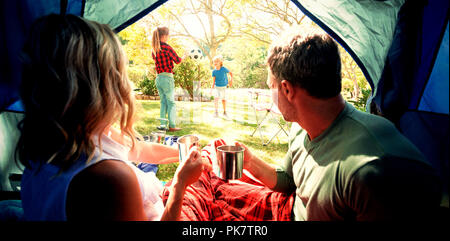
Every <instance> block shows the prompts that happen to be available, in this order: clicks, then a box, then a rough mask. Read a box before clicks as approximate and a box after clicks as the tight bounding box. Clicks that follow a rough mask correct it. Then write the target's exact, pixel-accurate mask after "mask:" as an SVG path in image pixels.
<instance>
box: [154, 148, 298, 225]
mask: <svg viewBox="0 0 450 241" xmlns="http://www.w3.org/2000/svg"><path fill="white" fill-rule="evenodd" d="M224 144H225V141H223V140H222V139H216V140H215V141H213V142H212V143H210V144H209V145H207V146H206V147H205V148H203V149H202V157H203V158H206V159H208V160H209V161H211V158H215V148H216V147H218V146H221V145H224ZM170 184H171V182H169V183H167V184H166V186H165V188H164V190H163V192H162V199H163V202H164V205H166V202H167V199H168V197H169V193H170V191H169V188H168V187H169V186H170ZM294 194H295V193H281V192H275V191H272V190H271V189H269V188H268V187H266V186H264V185H263V184H262V183H261V182H259V181H258V180H256V179H253V178H252V177H250V176H247V175H246V174H245V172H244V173H243V174H242V178H241V179H239V180H233V181H230V182H226V181H224V180H222V179H220V178H219V177H217V176H216V175H215V174H214V173H211V172H210V173H206V172H203V173H202V174H201V176H200V178H199V180H198V181H197V182H195V183H193V184H192V185H190V186H189V187H188V188H187V189H186V193H185V195H184V198H183V205H182V208H181V215H180V219H181V220H183V221H290V220H292V207H293V206H294Z"/></svg>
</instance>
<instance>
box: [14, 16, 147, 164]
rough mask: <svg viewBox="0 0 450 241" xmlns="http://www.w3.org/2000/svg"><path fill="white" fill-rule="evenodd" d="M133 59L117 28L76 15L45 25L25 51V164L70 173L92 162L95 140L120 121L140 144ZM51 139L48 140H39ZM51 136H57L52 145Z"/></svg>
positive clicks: (40, 23)
mask: <svg viewBox="0 0 450 241" xmlns="http://www.w3.org/2000/svg"><path fill="white" fill-rule="evenodd" d="M126 62H127V59H126V57H125V54H124V53H123V50H122V48H121V44H120V42H119V40H118V38H117V37H116V35H115V33H114V32H113V31H112V29H111V28H110V27H109V26H108V25H105V24H99V23H96V22H93V21H89V20H85V19H82V18H80V17H77V16H74V15H65V16H61V15H55V14H52V15H48V16H45V17H42V18H40V19H39V20H37V21H36V22H35V23H34V25H33V27H32V31H31V35H30V36H29V38H28V39H27V41H26V43H25V47H24V71H23V80H22V85H21V88H20V91H21V98H22V100H23V103H24V107H25V111H26V113H25V118H24V120H23V121H22V123H21V127H20V128H21V131H22V135H21V137H20V139H19V143H18V146H17V151H18V154H19V158H20V161H21V162H22V163H23V164H24V165H25V166H27V165H28V161H30V160H32V161H39V162H47V163H50V162H51V163H53V164H55V165H57V166H59V167H61V170H65V169H67V168H69V167H70V166H71V165H72V164H73V163H74V162H76V161H77V160H78V159H79V158H80V156H81V155H86V156H87V160H88V161H90V160H91V159H92V158H93V156H94V154H95V142H94V138H93V137H95V136H98V143H99V147H100V151H102V148H101V142H100V137H101V135H102V133H103V132H104V131H105V129H106V128H107V127H108V126H109V125H111V124H113V123H115V122H116V121H118V122H119V125H120V129H121V132H122V134H124V135H127V136H129V137H130V138H131V140H132V148H134V146H135V140H136V136H139V134H137V133H136V132H135V131H134V129H133V123H134V109H135V100H134V96H133V95H132V92H131V85H130V82H129V80H128V77H127V72H126ZM43 137H51V138H45V139H46V141H36V140H39V139H40V138H43ZM47 139H49V140H48V141H47Z"/></svg>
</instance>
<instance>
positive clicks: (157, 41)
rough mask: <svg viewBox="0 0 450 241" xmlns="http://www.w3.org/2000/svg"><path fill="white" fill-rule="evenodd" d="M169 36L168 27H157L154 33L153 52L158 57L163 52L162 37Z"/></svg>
mask: <svg viewBox="0 0 450 241" xmlns="http://www.w3.org/2000/svg"><path fill="white" fill-rule="evenodd" d="M165 35H169V28H168V27H164V26H162V27H156V28H155V29H154V30H153V33H152V51H153V54H154V55H156V54H158V53H159V51H161V37H162V36H165Z"/></svg>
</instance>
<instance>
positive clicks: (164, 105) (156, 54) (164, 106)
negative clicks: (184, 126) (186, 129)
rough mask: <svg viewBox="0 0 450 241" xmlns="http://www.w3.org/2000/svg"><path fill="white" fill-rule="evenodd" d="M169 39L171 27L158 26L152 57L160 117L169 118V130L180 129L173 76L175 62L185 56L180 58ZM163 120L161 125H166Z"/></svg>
mask: <svg viewBox="0 0 450 241" xmlns="http://www.w3.org/2000/svg"><path fill="white" fill-rule="evenodd" d="M168 39H169V28H167V27H157V28H156V29H155V30H153V34H152V58H153V60H155V65H156V72H157V74H158V75H157V76H156V79H155V81H156V88H157V89H158V94H159V97H160V103H161V108H160V113H159V114H160V118H164V119H165V118H166V115H167V117H168V118H167V119H169V131H179V130H181V128H176V127H175V126H176V124H175V120H176V109H175V99H174V89H175V84H174V82H175V80H174V78H173V67H174V62H175V63H176V64H179V63H180V62H181V61H182V60H183V59H184V57H185V56H183V58H180V57H179V56H178V55H177V53H176V52H175V50H174V49H173V48H172V47H171V46H170V45H168V44H167V40H168ZM164 124H165V123H164V121H163V120H161V125H164Z"/></svg>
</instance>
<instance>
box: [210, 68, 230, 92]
mask: <svg viewBox="0 0 450 241" xmlns="http://www.w3.org/2000/svg"><path fill="white" fill-rule="evenodd" d="M229 72H230V71H229V70H228V69H227V68H225V67H223V66H222V67H221V68H220V69H214V70H213V72H212V77H214V76H215V77H216V83H215V85H216V86H217V87H224V86H227V85H228V76H227V73H229Z"/></svg>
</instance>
